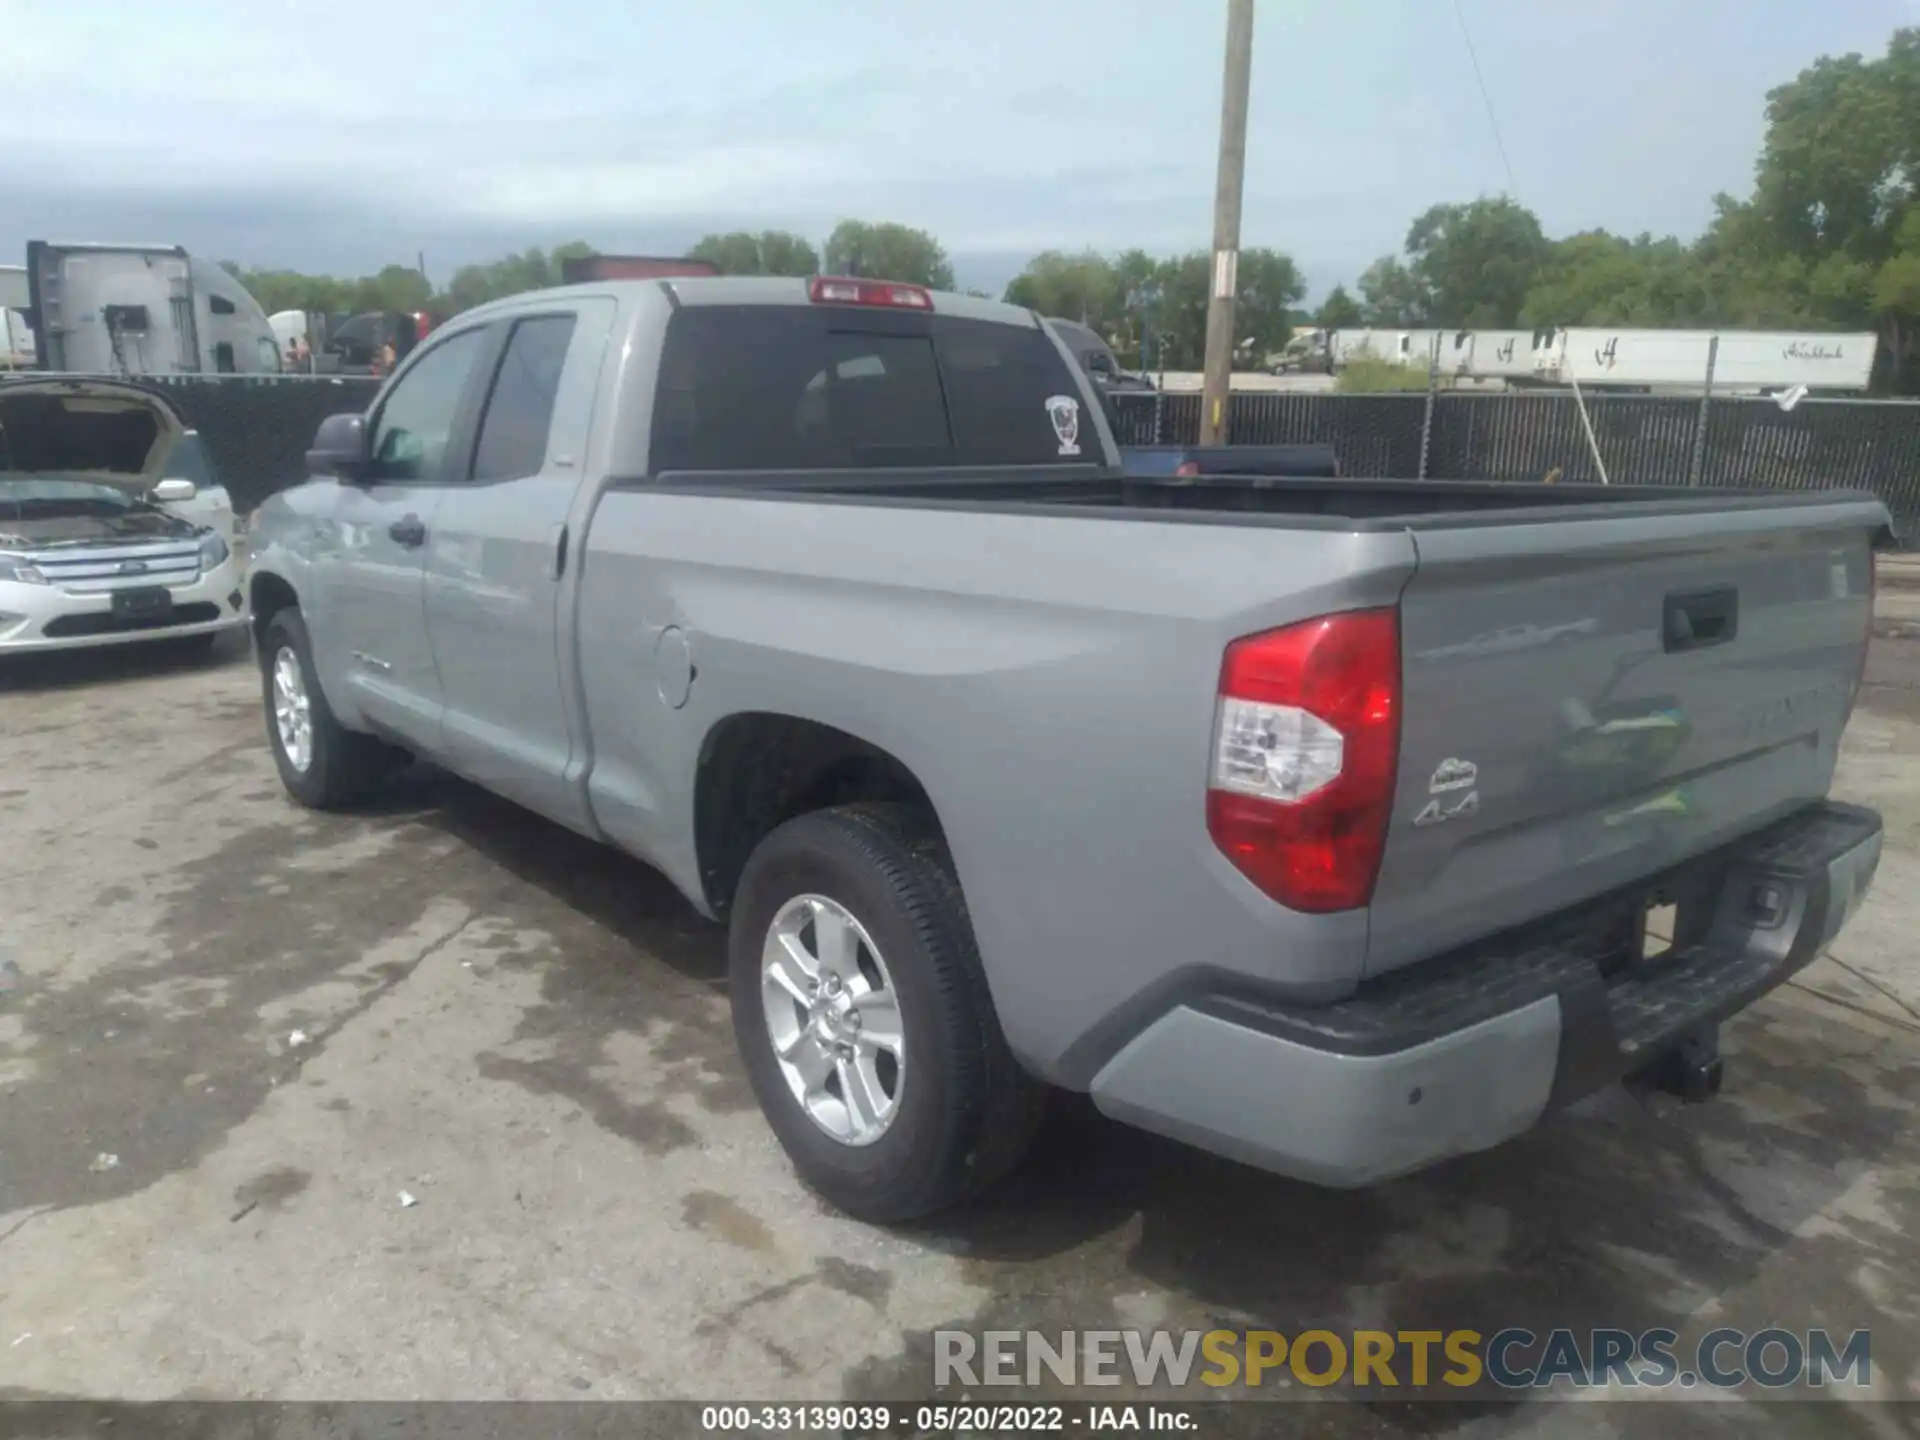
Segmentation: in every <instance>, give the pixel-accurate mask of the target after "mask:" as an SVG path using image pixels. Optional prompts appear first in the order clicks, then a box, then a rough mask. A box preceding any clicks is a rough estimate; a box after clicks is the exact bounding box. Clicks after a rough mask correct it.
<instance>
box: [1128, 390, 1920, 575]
mask: <svg viewBox="0 0 1920 1440" xmlns="http://www.w3.org/2000/svg"><path fill="white" fill-rule="evenodd" d="M1115 399H1116V401H1117V402H1118V404H1117V413H1118V417H1119V422H1120V423H1119V436H1118V438H1119V440H1120V443H1121V444H1123V445H1155V444H1160V445H1191V444H1193V443H1195V441H1196V440H1197V438H1198V436H1199V432H1200V397H1199V396H1198V395H1192V394H1184V395H1159V396H1156V395H1121V396H1116V397H1115ZM1586 402H1587V414H1588V417H1589V419H1590V420H1591V421H1592V422H1593V432H1594V440H1595V442H1596V443H1597V444H1598V446H1599V449H1600V455H1601V458H1602V459H1603V460H1604V461H1605V463H1606V468H1607V476H1608V478H1609V479H1610V480H1613V481H1614V482H1616V483H1627V482H1631V483H1634V484H1642V485H1689V484H1692V485H1711V486H1722V487H1730V488H1738V489H1777V490H1834V489H1841V490H1867V491H1871V492H1872V493H1873V494H1875V495H1877V496H1879V497H1880V499H1881V500H1882V501H1884V502H1885V504H1886V506H1887V508H1888V509H1889V510H1890V511H1892V512H1893V515H1894V520H1895V525H1896V528H1897V529H1898V530H1899V531H1900V535H1901V541H1902V543H1903V544H1905V545H1909V546H1911V545H1914V544H1916V543H1920V402H1916V401H1907V400H1816V399H1807V400H1802V401H1800V403H1799V404H1797V405H1795V406H1794V407H1793V408H1792V409H1791V410H1783V409H1781V408H1780V406H1779V405H1778V404H1776V403H1775V402H1774V401H1773V400H1770V399H1765V398H1756V397H1748V396H1724V397H1722V396H1711V397H1707V396H1699V395H1606V394H1601V395H1593V394H1589V395H1588V396H1587V397H1586ZM1227 438H1228V440H1229V442H1230V443H1233V444H1239V445H1263V444H1271V445H1286V444H1313V443H1320V444H1330V445H1332V446H1333V447H1334V450H1335V453H1336V454H1338V455H1339V457H1340V463H1341V468H1342V469H1343V470H1344V471H1345V472H1346V473H1347V474H1348V475H1353V476H1397V477H1414V478H1418V479H1422V480H1505V481H1515V482H1538V481H1540V480H1542V479H1544V478H1545V477H1546V476H1548V475H1550V474H1553V473H1554V472H1556V471H1557V472H1558V475H1559V478H1560V479H1562V480H1566V481H1596V480H1598V479H1599V478H1600V475H1599V472H1598V471H1597V470H1596V469H1595V467H1594V463H1593V451H1592V449H1591V448H1590V447H1589V446H1588V444H1587V439H1586V434H1585V431H1584V429H1583V428H1582V426H1581V423H1580V412H1579V408H1578V406H1577V404H1576V402H1575V401H1574V398H1573V396H1572V395H1571V394H1570V393H1562V392H1557V391H1556V392H1549V393H1541V392H1539V391H1520V392H1514V391H1507V392H1499V391H1491V392H1480V393H1473V394H1462V393H1457V392H1456V393H1448V392H1445V391H1438V392H1431V393H1428V394H1418V393H1416V394H1402V395H1337V394H1335V395H1298V394H1285V393H1263V392H1245V393H1238V394H1235V395H1234V396H1233V398H1232V401H1231V403H1230V404H1229V406H1228V410H1227Z"/></svg>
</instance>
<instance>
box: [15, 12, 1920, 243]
mask: <svg viewBox="0 0 1920 1440" xmlns="http://www.w3.org/2000/svg"><path fill="white" fill-rule="evenodd" d="M1909 3H1910V4H1911V3H1920V0H1909ZM1216 9H1217V7H1216V6H1211V5H1209V6H1201V7H1193V6H1186V5H1181V4H1178V3H1172V0H1046V3H1036V0H969V3H968V4H967V5H966V6H964V7H961V8H959V9H954V8H953V7H936V6H929V5H916V4H900V3H898V0H830V3H829V0H779V3H771V0H703V3H702V4H701V5H698V6H688V5H684V4H671V3H666V0H654V3H645V0H626V3H621V4H611V5H610V4H606V3H604V0H378V3H376V0H328V3H320V0H304V3H303V0H271V3H262V0H251V3H247V0H228V3H221V0H169V4H168V5H167V6H166V8H165V22H164V23H163V24H156V23H149V22H148V21H146V20H145V19H144V17H145V16H146V15H147V13H148V12H146V11H144V10H141V9H138V8H136V7H134V6H132V5H131V4H130V3H108V0H61V3H60V4H58V5H56V4H54V3H53V0H41V3H38V4H36V5H34V6H33V11H32V14H33V23H32V24H31V25H27V24H19V23H16V24H13V25H12V26H11V28H9V29H8V30H7V32H6V45H5V48H4V49H0V96H4V97H5V104H4V105H0V201H4V203H0V256H6V257H7V258H11V256H10V255H9V254H8V252H12V251H17V250H18V248H19V247H20V245H21V244H22V243H23V242H24V240H25V239H26V238H28V237H29V236H34V235H48V236H59V237H61V238H93V239H126V238H133V239H148V238H152V239H165V240H170V241H171V240H177V241H179V242H180V243H185V244H188V245H189V246H190V247H191V248H194V249H196V250H199V251H201V252H203V253H208V254H211V255H215V256H233V257H236V258H243V259H247V260H250V261H257V262H261V263H270V264H280V265H295V264H298V265H303V266H310V267H316V268H326V269H333V270H350V269H353V268H355V267H358V266H364V265H367V264H369V263H375V262H377V261H384V260H392V259H396V258H399V259H405V258H408V257H410V256H411V255H412V253H413V252H414V251H415V250H417V249H419V248H422V247H425V248H427V249H428V250H429V252H430V255H431V253H432V252H438V253H439V254H441V255H445V256H446V257H448V260H449V261H454V260H455V257H460V258H472V259H479V258H484V257H485V255H486V254H487V253H489V252H488V251H487V250H486V249H485V248H483V247H487V246H492V247H493V249H492V251H491V252H490V253H493V254H498V253H499V252H500V251H501V250H502V249H504V248H506V246H507V245H508V244H513V245H517V246H523V245H527V244H553V243H556V242H558V241H560V240H564V239H569V238H574V237H584V238H587V239H589V240H592V241H593V242H594V243H597V244H601V245H603V246H606V247H607V248H615V247H632V248H641V246H642V242H643V241H644V242H645V244H646V246H648V247H651V248H660V247H668V246H671V247H675V248H677V247H678V246H681V245H684V244H685V243H687V242H688V241H690V240H691V239H692V238H695V237H697V236H698V235H699V234H701V233H703V231H704V230H705V229H707V228H714V227H716V226H728V227H732V226H746V227H753V228H758V227H762V226H781V227H783V228H793V229H797V230H800V231H802V232H803V233H805V234H807V235H809V236H811V237H813V238H814V239H816V240H818V239H820V238H823V237H824V234H825V232H826V230H827V229H828V228H830V227H831V225H832V224H833V223H834V222H835V221H836V220H838V219H840V218H842V217H846V216H857V217H860V218H865V219H892V220H899V221H903V222H905V223H909V224H915V225H921V226H925V227H927V228H929V229H931V230H933V231H934V232H935V233H936V234H937V235H938V236H939V237H940V239H941V240H942V241H943V242H944V243H945V244H946V245H947V247H948V249H949V250H950V251H952V252H954V253H955V254H961V253H967V254H979V255H983V256H984V255H995V256H997V255H1003V254H1006V253H1010V252H1014V251H1020V250H1025V251H1029V252H1030V251H1032V250H1035V249H1039V248H1043V247H1067V248H1077V247H1080V246H1096V247H1099V248H1103V249H1117V248H1120V247H1123V246H1127V245H1140V246H1142V247H1145V248H1148V249H1152V250H1158V251H1163V252H1164V251H1172V250H1184V249H1192V248H1200V247H1203V246H1205V245H1206V244H1207V242H1208V237H1209V229H1210V215H1211V199H1212V188H1213V167H1214V156H1215V149H1216V143H1217V125H1218V120H1219V73H1220V72H1219V67H1220V52H1219V46H1220V40H1221V33H1222V29H1223V22H1222V20H1221V17H1220V16H1219V15H1217V14H1215V13H1214V11H1215V10H1216ZM1467 12H1468V15H1469V20H1470V23H1471V24H1472V25H1473V26H1474V29H1475V35H1476V43H1477V45H1478V47H1479V52H1480V58H1481V62H1482V66H1483V68H1484V69H1485V71H1486V74H1487V78H1488V84H1489V87H1490V90H1491V92H1492V97H1493V102H1494V110H1495V113H1496V116H1497V117H1498V118H1499V123H1500V125H1501V126H1502V128H1503V131H1504V139H1505V143H1506V147H1507V149H1508V151H1509V153H1510V154H1511V156H1512V159H1513V164H1514V169H1515V172H1516V175H1517V181H1518V186H1519V188H1520V190H1521V195H1520V198H1521V200H1522V201H1523V202H1524V203H1526V204H1528V205H1530V206H1532V207H1533V208H1535V209H1536V210H1537V211H1538V212H1539V213H1540V214H1541V217H1542V219H1543V221H1544V222H1545V223H1546V224H1547V225H1548V228H1549V229H1550V230H1569V229H1574V228H1583V227H1585V226H1590V225H1596V224H1603V225H1608V226H1610V227H1612V228H1614V229H1617V230H1622V231H1627V232H1629V233H1631V232H1633V231H1637V230H1641V229H1651V230H1654V231H1656V232H1667V231H1675V230H1678V231H1682V232H1690V231H1692V230H1695V229H1697V228H1698V227H1699V226H1700V225H1702V224H1704V223H1705V221H1706V219H1707V217H1708V213H1709V211H1708V205H1709V197H1710V196H1711V195H1712V193H1713V192H1714V191H1715V190H1717V189H1733V190H1740V189H1743V188H1744V187H1745V185H1746V183H1747V182H1748V180H1749V178H1750V174H1751V160H1752V155H1753V152H1754V149H1755V147H1756V145H1757V143H1758V137H1759V132H1760V123H1761V122H1760V113H1761V112H1760V106H1761V98H1762V95H1763V93H1764V90H1765V89H1766V87H1767V86H1768V85H1770V84H1774V83H1777V82H1778V81H1780V80H1782V79H1786V78H1789V77H1790V76H1791V75H1792V74H1793V73H1794V72H1795V71H1796V70H1797V69H1798V68H1799V67H1800V66H1801V65H1803V64H1805V63H1806V62H1807V60H1809V59H1810V58H1811V57H1812V56H1813V55H1814V54H1817V53H1819V52H1820V51H1821V50H1834V51H1837V50H1843V49H1847V48H1862V49H1867V50H1877V49H1878V48H1880V47H1881V46H1883V45H1884V39H1885V34H1886V30H1887V28H1888V27H1889V25H1890V23H1891V20H1892V17H1893V14H1894V13H1895V12H1894V9H1893V7H1892V6H1890V5H1889V4H1888V3H1887V0H1824V3H1823V4H1822V5H1820V6H1818V7H1803V6H1796V5H1790V4H1789V3H1788V0H1776V7H1775V9H1773V10H1771V11H1770V12H1769V15H1768V17H1767V18H1766V19H1765V20H1764V21H1763V22H1756V21H1754V20H1753V19H1751V18H1750V17H1749V15H1748V10H1747V8H1746V7H1744V6H1742V5H1740V4H1738V3H1736V0H1696V3H1690V4H1688V5H1683V6H1674V5H1672V4H1671V0H1592V3H1591V4H1589V5H1587V6H1583V7H1575V8H1573V9H1566V8H1564V7H1545V8H1543V7H1540V6H1538V5H1537V3H1534V0H1471V3H1469V4H1468V5H1467ZM1260 17H1261V18H1260V29H1259V32H1258V34H1257V35H1256V40H1255V65H1254V73H1255V104H1254V115H1253V124H1252V133H1251V134H1250V137H1249V145H1248V154H1249V162H1248V177H1247V195H1246V201H1245V215H1246V222H1245V241H1246V243H1247V244H1249V245H1271V246H1276V247H1278V248H1281V249H1284V250H1287V251H1289V252H1291V253H1293V254H1294V255H1295V256H1296V257H1297V258H1298V259H1299V260H1300V261H1301V262H1302V263H1303V265H1305V266H1306V267H1307V268H1308V269H1309V271H1312V272H1318V271H1322V270H1325V271H1329V272H1332V273H1343V274H1346V275H1348V276H1351V275H1353V274H1356V273H1357V272H1358V271H1359V270H1360V269H1361V268H1362V267H1364V265H1365V264H1366V263H1367V262H1368V261H1370V260H1371V259H1372V258H1373V257H1374V256H1376V255H1378V254H1380V253H1381V252H1383V251H1387V250H1393V249H1396V248H1398V246H1399V243H1400V241H1401V239H1402V237H1403V236H1404V234H1405V231H1406V227H1407V224H1408V222H1409V221H1410V220H1411V218H1412V217H1413V216H1414V215H1415V214H1417V213H1418V212H1419V211H1420V210H1422V209H1424V208H1425V207H1426V206H1427V205H1429V204H1432V203H1434V202H1436V201H1441V200H1457V199H1468V198H1472V197H1473V196H1474V195H1476V194H1480V193H1491V192H1496V191H1498V190H1500V189H1503V188H1505V186H1506V183H1507V182H1506V178H1505V174H1504V171H1503V169H1502V167H1501V165H1500V163H1499V160H1498V154H1497V150H1496V148H1495V146H1494V143H1493V139H1492V136H1491V135H1490V133H1489V127H1488V121H1487V117H1486V113H1485V108H1484V106H1483V104H1482V101H1481V99H1480V96H1479V94H1478V91H1477V87H1476V86H1475V84H1474V81H1473V77H1472V72H1471V69H1470V67H1469V66H1468V64H1467V61H1466V57H1465V54H1464V51H1463V50H1462V48H1461V43H1460V36H1459V32H1458V27H1457V23H1456V21H1455V19H1454V17H1453V14H1452V11H1451V8H1450V7H1444V6H1433V5H1430V4H1427V3H1425V0H1368V3H1367V4H1365V5H1359V6H1305V7H1301V6H1296V5H1271V4H1270V5H1266V6H1263V7H1262V8H1261V11H1260ZM1649 36H1653V37H1656V38H1657V43H1649V40H1648V37H1649ZM434 263H436V264H438V263H439V262H438V261H435V262H434ZM456 263H457V262H456ZM996 263H997V262H996Z"/></svg>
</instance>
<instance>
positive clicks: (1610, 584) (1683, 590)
mask: <svg viewBox="0 0 1920 1440" xmlns="http://www.w3.org/2000/svg"><path fill="white" fill-rule="evenodd" d="M1636 508H1638V507H1636ZM1885 523H1886V512H1885V510H1884V509H1882V508H1881V507H1880V506H1879V505H1878V504H1877V503H1876V502H1873V501H1870V500H1864V499H1861V500H1854V499H1851V498H1837V499H1836V501H1835V503H1833V504H1831V505H1816V506H1809V505H1807V504H1805V503H1804V502H1802V503H1800V504H1798V505H1792V506H1783V507H1782V508H1779V509H1772V508H1748V509H1744V510H1737V509H1733V508H1729V510H1728V511H1726V512H1724V513H1718V512H1703V511H1701V510H1699V509H1698V508H1692V509H1690V512H1689V511H1676V512H1674V513H1657V511H1656V507H1647V508H1646V509H1644V510H1642V511H1641V513H1639V514H1636V515H1633V516H1631V517H1628V516H1617V515H1616V516H1604V517H1603V516H1594V517H1592V518H1586V517H1580V518H1575V519H1572V520H1567V519H1564V518H1563V519H1556V520H1551V521H1528V520H1518V521H1515V520H1511V519H1506V518H1502V519H1499V520H1495V519H1494V517H1487V518H1486V522H1485V523H1473V522H1467V523H1460V524H1455V525H1442V526H1434V527H1430V528H1422V529H1419V530H1417V531H1416V536H1415V540H1416V545H1417V547H1418V550H1419V568H1418V569H1417V570H1416V571H1415V573H1414V576H1413V578H1412V580H1411V581H1409V583H1408V585H1407V588H1406V591H1405V593H1404V594H1403V596H1402V600H1401V655H1402V666H1403V687H1404V688H1403V697H1404V704H1403V710H1402V722H1401V725H1402V728H1401V741H1400V757H1399V764H1398V770H1397V784H1396V789H1395V795H1396V799H1395V805H1394V815H1393V820H1392V822H1391V825H1390V828H1389V831H1388V836H1387V846H1386V853H1385V855H1384V857H1383V859H1382V863H1381V869H1380V876H1379V881H1378V883H1377V885H1376V886H1375V890H1374V898H1373V903H1372V909H1371V914H1370V934H1369V940H1368V951H1367V962H1366V964H1367V970H1368V973H1370V974H1377V973H1379V972H1381V971H1384V970H1388V969H1391V968H1393V967H1395V966H1397V965H1402V964H1405V963H1407V962H1409V961H1412V960H1417V959H1420V958H1423V957H1425V956H1429V955H1432V954H1435V953H1436V952H1437V951H1439V950H1442V949H1445V948H1446V947H1448V946H1450V945H1454V944H1457V943H1460V942H1462V941H1465V940H1470V939H1474V938H1476V937H1479V936H1484V935H1489V934H1492V933H1494V932H1497V931H1500V930H1503V929H1506V928H1508V927H1509V926H1512V925H1517V924H1520V923H1522V922H1524V921H1527V920H1530V919H1534V918H1536V917H1539V916H1542V915H1545V914H1549V913H1551V912H1553V911H1555V910H1558V909H1561V908H1564V907H1565V906H1567V905H1570V904H1574V903H1577V902H1579V901H1581V900H1585V899H1588V898H1590V897H1592V896H1595V895H1598V894H1601V893H1603V892H1606V891H1610V890H1614V889H1616V888H1619V887H1622V886H1630V885H1631V884H1632V883H1633V882H1634V881H1636V880H1638V879H1640V878H1642V877H1646V876H1651V875H1654V874H1656V873H1657V872H1659V871H1662V870H1666V869H1669V868H1671V867H1672V866H1674V865H1676V864H1677V863H1679V862H1680V861H1682V860H1685V859H1687V858H1689V857H1691V856H1693V855H1697V854H1700V853H1701V852H1703V851H1706V850H1708V849H1710V848H1712V847H1713V846H1715V845H1717V844H1720V843H1722V842H1724V841H1726V840H1728V839H1730V838H1732V837H1735V836H1737V835H1740V834H1742V833H1743V832H1746V831H1749V830H1752V829H1755V828H1757V827H1759V826H1761V825H1764V824H1766V823H1767V822H1768V821H1770V820H1772V819H1775V818H1777V817H1779V816H1780V815H1783V814H1785V813H1787V812H1789V811H1791V810H1794V809H1796V808H1798V807H1799V806H1802V805H1805V804H1808V803H1810V802H1813V801H1816V800H1819V799H1821V798H1822V797H1824V796H1825V795H1826V793H1827V788H1828V784H1829V782H1830V781H1831V779H1832V776H1833V767H1834V760H1835V756H1836V753H1837V750H1838V747H1839V743H1840V733H1841V731H1842V729H1843V728H1844V727H1845V724H1846V719H1847V716H1848V713H1849V711H1850V709H1851V706H1852V701H1853V695H1854V691H1855V688H1856V686H1857V682H1858V679H1859V676H1860V669H1861V665H1862V662H1863V660H1864V657H1865V647H1866V643H1867V634H1868V629H1869V626H1870V624H1871V612H1872V595H1871V591H1872V551H1871V547H1872V544H1873V542H1874V540H1875V539H1876V537H1877V534H1878V532H1879V531H1880V530H1882V529H1883V528H1884V526H1885ZM1650 898H1652V897H1650Z"/></svg>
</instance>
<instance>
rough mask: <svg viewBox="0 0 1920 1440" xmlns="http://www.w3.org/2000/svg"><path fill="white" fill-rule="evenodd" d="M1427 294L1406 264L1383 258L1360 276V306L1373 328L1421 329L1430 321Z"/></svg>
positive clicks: (1395, 258) (1394, 258)
mask: <svg viewBox="0 0 1920 1440" xmlns="http://www.w3.org/2000/svg"><path fill="white" fill-rule="evenodd" d="M1428 299H1429V297H1428V295H1427V290H1426V287H1425V286H1424V285H1422V284H1421V283H1420V280H1419V278H1418V277H1417V276H1415V275H1414V273H1413V272H1412V271H1411V270H1409V269H1408V268H1407V267H1406V265H1405V263H1404V262H1402V261H1401V260H1399V259H1398V258H1397V257H1395V256H1392V255H1382V256H1381V257H1380V258H1379V259H1378V260H1376V261H1374V262H1373V264H1371V265H1369V266H1368V267H1367V268H1366V269H1365V270H1363V271H1361V272H1360V304H1361V307H1362V308H1363V309H1364V310H1365V311H1366V319H1367V323H1368V324H1369V325H1380V326H1385V327H1388V328H1391V327H1394V326H1398V325H1419V324H1421V323H1423V322H1424V321H1425V320H1426V319H1427V304H1428Z"/></svg>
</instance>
